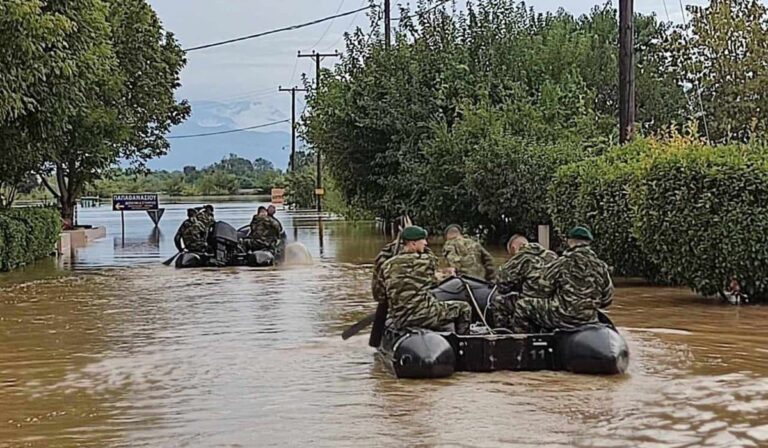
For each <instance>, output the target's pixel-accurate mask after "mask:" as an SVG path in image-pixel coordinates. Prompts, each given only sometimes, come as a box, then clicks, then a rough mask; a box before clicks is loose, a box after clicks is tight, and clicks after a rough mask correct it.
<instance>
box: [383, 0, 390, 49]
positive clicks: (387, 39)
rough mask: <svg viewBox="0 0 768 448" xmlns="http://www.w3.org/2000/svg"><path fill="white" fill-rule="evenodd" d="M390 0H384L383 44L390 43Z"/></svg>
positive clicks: (387, 45) (388, 45)
mask: <svg viewBox="0 0 768 448" xmlns="http://www.w3.org/2000/svg"><path fill="white" fill-rule="evenodd" d="M390 2H391V0H384V45H385V46H386V47H387V48H389V47H390V46H391V45H392V11H391V9H392V5H391V3H390Z"/></svg>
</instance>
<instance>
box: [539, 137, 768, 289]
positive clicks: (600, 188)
mask: <svg viewBox="0 0 768 448" xmlns="http://www.w3.org/2000/svg"><path fill="white" fill-rule="evenodd" d="M548 203H549V211H550V214H551V216H552V219H553V222H554V224H555V226H556V228H557V229H558V231H559V232H563V231H565V230H567V229H568V228H569V227H570V226H572V225H574V224H586V225H588V226H590V227H591V228H592V230H593V232H594V234H595V238H596V241H595V243H594V247H595V250H596V252H597V253H598V254H599V255H600V256H601V257H602V258H604V259H605V260H606V262H608V263H609V264H610V265H612V266H613V267H614V272H615V273H616V274H618V275H640V276H644V277H646V278H649V279H651V280H654V281H664V282H667V283H673V284H680V285H686V286H688V287H690V288H692V289H693V290H695V291H698V292H700V293H702V294H705V295H715V294H718V293H720V292H721V291H722V290H723V288H724V286H725V285H726V283H727V282H728V280H729V279H730V278H737V279H738V280H739V281H740V282H741V284H742V287H743V288H744V289H745V290H746V292H747V293H748V294H749V295H750V296H751V297H753V298H754V299H758V300H760V299H762V300H765V299H766V298H768V242H767V241H766V239H765V235H766V234H768V148H767V147H765V146H760V145H752V146H743V145H742V146H717V147H712V146H707V145H704V144H702V143H700V142H695V141H690V140H686V139H684V138H679V137H677V138H673V139H671V140H669V141H667V142H658V141H655V140H649V139H640V140H638V141H636V142H634V143H633V144H631V145H628V146H626V147H623V148H617V149H614V150H611V151H609V152H607V153H606V154H604V155H603V156H601V157H597V158H593V159H588V160H585V161H582V162H578V163H575V164H571V165H568V166H565V167H563V168H561V169H560V170H558V172H557V174H556V176H555V179H554V180H553V182H552V184H551V185H550V188H549V200H548Z"/></svg>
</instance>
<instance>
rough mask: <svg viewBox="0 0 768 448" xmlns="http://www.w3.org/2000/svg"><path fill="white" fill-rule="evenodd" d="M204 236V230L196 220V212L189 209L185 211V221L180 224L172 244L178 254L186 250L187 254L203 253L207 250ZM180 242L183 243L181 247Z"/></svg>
mask: <svg viewBox="0 0 768 448" xmlns="http://www.w3.org/2000/svg"><path fill="white" fill-rule="evenodd" d="M205 235H206V228H205V227H204V226H203V224H202V223H201V222H200V221H199V220H198V219H197V210H195V209H194V208H190V209H187V219H186V220H184V222H183V223H181V226H180V227H179V230H178V231H177V232H176V236H174V237H173V243H174V244H175V245H176V249H178V250H179V252H183V251H184V250H185V249H186V250H187V251H189V252H198V253H204V252H205V250H206V248H207V247H206V244H205ZM182 242H183V243H184V245H183V246H182Z"/></svg>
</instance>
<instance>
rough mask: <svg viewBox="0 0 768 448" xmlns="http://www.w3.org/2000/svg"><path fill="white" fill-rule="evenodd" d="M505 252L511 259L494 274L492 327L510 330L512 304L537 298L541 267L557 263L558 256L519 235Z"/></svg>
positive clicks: (512, 316)
mask: <svg viewBox="0 0 768 448" xmlns="http://www.w3.org/2000/svg"><path fill="white" fill-rule="evenodd" d="M507 252H508V253H509V254H510V255H511V256H512V257H511V258H510V259H509V260H508V261H507V262H506V263H504V265H502V266H501V267H500V268H499V271H498V272H497V274H496V284H497V285H498V291H499V294H497V295H495V296H494V297H493V299H492V300H491V305H490V306H491V310H492V313H493V320H494V324H495V326H496V327H504V328H512V322H513V318H514V312H515V301H516V300H518V299H519V298H520V297H539V293H537V290H536V283H537V280H538V278H539V276H540V275H541V273H542V272H543V269H544V266H546V265H548V264H549V263H551V262H553V261H555V260H556V259H557V254H555V253H554V252H552V251H551V250H547V249H544V247H542V246H541V245H540V244H538V243H531V242H528V239H527V238H525V237H524V236H522V235H515V236H513V237H512V238H510V239H509V241H508V242H507Z"/></svg>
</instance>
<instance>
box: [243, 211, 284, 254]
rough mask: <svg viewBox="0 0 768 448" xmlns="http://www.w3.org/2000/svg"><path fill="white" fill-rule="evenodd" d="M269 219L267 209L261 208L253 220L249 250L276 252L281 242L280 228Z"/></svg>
mask: <svg viewBox="0 0 768 448" xmlns="http://www.w3.org/2000/svg"><path fill="white" fill-rule="evenodd" d="M275 221H276V220H274V219H272V218H270V217H269V215H268V214H267V209H266V208H265V207H259V209H258V210H257V212H256V215H254V216H253V219H252V220H251V234H250V236H249V238H250V244H249V245H248V246H249V249H251V250H268V251H271V252H275V251H276V250H277V246H278V242H279V241H280V226H279V225H278V224H277V223H276V222H275Z"/></svg>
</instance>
